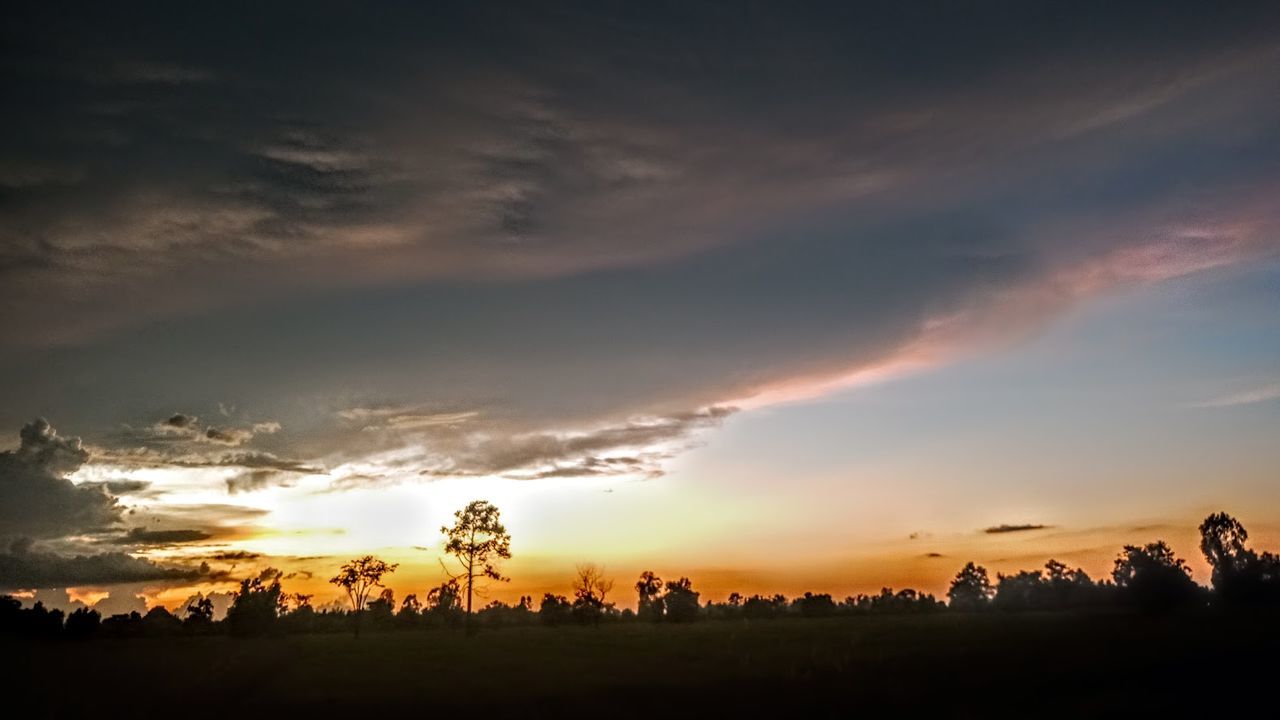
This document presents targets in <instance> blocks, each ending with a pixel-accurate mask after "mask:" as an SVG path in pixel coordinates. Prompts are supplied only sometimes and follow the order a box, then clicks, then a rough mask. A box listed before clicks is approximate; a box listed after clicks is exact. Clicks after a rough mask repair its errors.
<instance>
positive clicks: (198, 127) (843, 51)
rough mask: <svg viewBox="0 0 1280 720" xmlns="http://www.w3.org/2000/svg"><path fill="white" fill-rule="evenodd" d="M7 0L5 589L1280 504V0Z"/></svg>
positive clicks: (913, 576) (714, 553)
mask: <svg viewBox="0 0 1280 720" xmlns="http://www.w3.org/2000/svg"><path fill="white" fill-rule="evenodd" d="M3 12H4V22H2V23H0V34H2V35H3V40H2V42H0V47H2V50H0V78H3V79H2V80H0V82H3V87H4V93H5V96H6V98H7V102H6V106H7V108H8V109H7V110H6V112H5V113H4V114H3V116H2V117H0V327H3V328H4V332H3V333H0V450H3V453H2V454H0V591H9V592H18V593H20V594H21V595H22V596H23V597H26V598H29V599H40V600H43V601H45V602H47V603H49V604H54V605H59V606H63V607H69V606H72V605H75V604H77V603H84V604H91V605H93V604H96V606H97V607H99V608H100V609H102V610H104V611H107V612H113V611H120V610H128V609H137V608H140V607H142V606H144V605H155V604H164V605H167V606H170V607H175V608H176V607H180V606H181V605H182V604H183V603H184V601H185V599H186V598H188V597H190V596H191V595H193V594H194V593H196V592H201V593H211V592H212V593H225V592H227V591H228V590H230V589H232V588H233V587H234V586H235V583H236V581H237V580H238V579H240V578H243V577H249V576H254V575H257V574H259V573H262V572H264V571H268V570H269V569H273V568H274V569H276V570H277V571H278V572H279V573H281V575H282V582H283V584H284V586H285V589H286V590H288V591H291V592H306V593H314V594H315V595H316V598H317V602H318V603H325V602H328V601H330V600H332V599H334V598H337V597H338V591H337V589H336V588H334V587H332V586H330V585H328V584H327V582H326V581H327V579H328V578H329V577H330V576H332V574H334V572H335V571H336V568H337V566H338V565H339V564H340V563H341V562H343V561H344V560H346V559H348V558H351V557H354V556H357V555H363V554H366V553H374V554H377V555H379V556H380V557H384V558H386V559H388V560H391V561H394V562H399V563H400V568H399V570H397V572H396V573H395V574H394V575H393V576H392V577H391V578H390V579H389V585H390V586H391V587H392V588H393V589H394V590H395V591H396V592H397V594H398V596H400V597H403V596H404V595H405V594H407V593H410V592H414V593H418V594H419V595H422V594H424V593H425V591H426V590H427V589H428V588H430V587H432V586H435V585H438V584H439V583H440V582H441V581H442V580H443V575H442V572H441V569H440V565H439V558H440V556H441V553H442V549H441V548H442V537H441V534H440V532H439V528H440V526H441V525H443V524H445V523H446V522H448V521H449V520H450V517H451V514H452V512H453V511H454V510H457V509H459V508H460V507H462V506H463V505H464V504H465V503H466V502H468V501H470V500H473V499H487V500H490V501H492V502H494V503H495V504H497V505H498V507H499V508H500V509H501V511H502V516H503V519H504V520H505V521H506V524H507V527H508V529H509V530H510V531H511V533H512V536H513V540H512V552H513V554H514V557H513V559H512V560H510V561H509V562H507V563H505V564H504V571H505V573H506V574H508V575H509V576H510V577H511V582H510V583H508V584H503V585H495V586H494V587H491V588H489V589H488V591H487V592H488V593H489V594H488V595H487V597H490V598H493V599H502V600H511V599H513V598H516V597H518V596H520V595H524V594H530V595H535V596H540V595H541V594H542V593H544V592H559V593H563V592H567V590H568V587H569V584H570V581H571V579H572V575H573V571H574V567H575V565H577V564H581V563H586V562H592V563H596V564H598V565H603V566H604V567H605V568H606V571H607V573H608V574H610V575H611V576H613V577H615V578H616V580H617V587H618V588H619V589H618V590H617V591H616V593H617V595H616V597H617V599H618V601H619V603H620V604H623V605H626V604H629V603H631V598H630V595H631V593H630V592H629V590H627V588H629V587H630V584H631V582H632V578H634V577H635V575H637V574H638V573H639V572H640V571H641V570H644V569H652V570H655V571H657V572H658V574H659V575H661V576H663V577H675V576H681V575H687V576H689V577H691V578H692V579H693V580H694V585H695V588H698V589H700V590H702V591H703V593H704V597H709V598H718V597H723V596H725V595H727V594H728V593H729V592H731V591H738V592H742V593H745V594H751V593H755V592H761V593H773V592H784V593H787V594H789V595H790V594H796V593H799V592H802V591H804V590H814V591H820V592H831V593H833V594H835V595H836V596H837V597H843V596H844V595H848V594H852V593H856V592H874V591H877V590H878V589H879V588H880V587H882V586H893V587H904V586H912V587H916V588H919V589H922V590H926V591H929V592H935V593H940V592H943V591H944V590H945V588H946V584H947V581H948V579H949V578H950V577H951V576H952V575H954V573H955V572H956V570H957V569H958V568H959V567H960V566H961V565H963V564H964V562H966V561H968V560H975V561H978V562H980V563H982V564H984V565H986V566H987V567H988V568H990V569H991V570H992V571H993V572H996V571H1000V572H1009V571H1013V570H1017V569H1023V568H1029V567H1035V566H1038V565H1041V564H1043V563H1044V562H1045V561H1046V560H1048V559H1049V558H1050V557H1054V558H1057V559H1060V560H1063V561H1067V562H1069V563H1071V564H1074V565H1079V566H1081V567H1083V568H1085V569H1086V570H1087V571H1088V572H1089V573H1091V574H1092V575H1094V576H1095V577H1103V576H1106V574H1107V573H1108V571H1109V568H1110V565H1111V562H1112V560H1113V559H1114V557H1115V555H1116V553H1117V552H1118V550H1119V548H1120V546H1121V545H1123V544H1125V543H1136V542H1149V541H1152V540H1155V539H1158V538H1162V539H1166V540H1168V541H1169V542H1170V543H1171V544H1172V545H1173V546H1174V548H1175V550H1177V551H1178V552H1179V554H1181V555H1182V556H1184V557H1186V558H1187V559H1188V560H1189V561H1190V562H1191V565H1192V567H1193V568H1194V569H1195V570H1196V576H1197V578H1198V579H1199V580H1201V581H1207V574H1206V573H1205V572H1204V566H1203V562H1202V561H1201V559H1200V558H1199V554H1198V550H1197V545H1196V526H1197V525H1198V523H1199V520H1200V519H1201V518H1203V517H1204V515H1206V514H1208V513H1209V512H1212V511H1217V510H1226V511H1228V512H1231V513H1233V514H1235V515H1236V516H1237V517H1239V518H1240V519H1241V520H1242V521H1243V522H1244V524H1245V525H1246V527H1248V528H1249V530H1250V531H1251V539H1252V541H1253V542H1254V544H1255V545H1257V546H1260V547H1269V548H1272V549H1274V548H1275V547H1277V546H1280V482H1278V481H1280V477H1278V476H1277V473H1278V472H1280V442H1277V438H1278V437H1280V200H1278V199H1277V198H1280V193H1278V190H1280V40H1277V38H1280V11H1278V10H1277V8H1276V6H1275V5H1274V4H1273V3H1261V4H1256V5H1255V4H1251V3H1233V4H1231V5H1230V6H1229V7H1223V6H1218V5H1216V4H1210V3H1177V2H1162V3H1141V2H1137V3H1125V4H1123V5H1119V6H1118V5H1116V4H1115V3H1091V2H1082V3H1054V4H1050V3H1021V2H981V3H965V4H953V3H911V2H907V3H894V4H891V5H885V4H877V5H874V6H863V5H860V4H854V3H830V4H828V3H818V2H814V3H801V4H786V5H784V4H776V3H775V4H770V3H751V2H741V3H697V4H690V3H664V2H657V3H643V4H638V5H637V4H633V3H598V2H597V3H548V4H538V6H537V7H534V6H532V5H531V4H527V3H512V4H498V3H484V2H480V3H476V2H471V3H450V2H443V3H429V4H421V5H419V4H411V3H380V4H359V5H355V4H342V3H326V2H319V3H306V4H299V3H272V4H270V5H269V6H267V7H261V6H259V5H254V4H238V3H218V4H215V5H210V6H208V7H203V8H191V7H183V8H181V9H179V8H175V7H172V6H171V4H165V3H155V4H149V3H138V4H130V5H127V6H120V5H116V4H110V5H105V6H104V5H102V4H84V5H76V4H62V3H38V4H23V3H18V4H14V5H12V6H6V9H5V10H4V11H3ZM218 597H220V598H223V599H225V597H224V596H223V595H219V596H218Z"/></svg>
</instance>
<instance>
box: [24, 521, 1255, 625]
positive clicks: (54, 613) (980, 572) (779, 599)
mask: <svg viewBox="0 0 1280 720" xmlns="http://www.w3.org/2000/svg"><path fill="white" fill-rule="evenodd" d="M443 531H444V533H445V535H446V537H447V538H448V543H447V544H446V550H447V551H448V552H449V553H450V554H451V555H453V556H454V558H455V559H456V560H457V562H458V564H459V567H461V568H462V572H460V573H451V574H450V577H449V578H448V579H447V580H445V581H444V582H442V583H441V584H440V585H439V586H437V587H433V588H431V589H429V590H428V591H427V592H426V593H425V594H423V595H422V596H421V597H419V596H418V594H416V593H415V594H410V595H407V596H405V598H404V599H403V600H402V601H401V602H400V603H399V604H397V603H396V597H395V593H394V592H392V591H391V589H389V588H386V587H385V586H384V585H383V580H384V578H385V577H386V576H387V575H390V574H391V573H393V572H395V570H396V565H395V564H394V563H387V562H385V561H383V560H380V559H378V558H376V557H373V556H371V555H366V556H364V557H360V558H356V559H353V560H351V561H350V562H348V563H346V564H344V565H343V566H342V567H341V568H340V569H339V571H338V574H337V575H335V576H334V577H333V578H332V579H331V580H330V582H332V583H333V584H334V585H337V586H338V587H341V588H342V589H343V590H344V591H345V592H346V594H347V599H348V601H349V604H350V609H349V610H345V611H343V610H323V611H317V610H316V609H315V608H313V607H312V604H311V596H310V595H302V594H291V593H287V592H285V591H284V589H283V588H282V587H281V584H280V580H281V577H282V576H281V573H280V572H279V571H277V570H274V569H270V568H269V569H267V570H264V571H263V572H261V573H260V574H259V575H258V576H256V577H252V578H247V579H245V580H242V581H241V582H240V587H239V589H238V590H237V591H236V592H235V593H234V594H233V596H232V603H231V607H230V608H229V609H228V611H227V615H226V617H225V618H224V619H222V620H215V618H214V608H213V601H212V600H211V599H210V598H207V597H203V596H196V597H195V598H194V599H193V600H191V601H190V602H189V604H188V605H187V607H185V608H183V609H182V611H181V612H179V613H178V614H174V613H171V612H170V611H169V610H167V609H165V608H164V607H159V606H157V607H153V608H151V609H150V610H148V611H147V612H146V613H145V614H141V613H137V612H133V613H129V614H121V615H112V616H111V617H108V618H103V617H102V616H101V615H100V614H99V613H98V612H97V611H96V610H93V609H90V608H85V607H81V608H78V609H76V610H75V611H74V612H72V613H71V614H70V615H65V614H64V613H63V612H62V611H61V610H56V609H49V608H47V607H45V606H44V604H43V603H40V602H37V603H35V604H34V605H33V606H32V607H30V608H24V607H23V606H22V602H21V601H20V600H18V599H17V598H14V597H11V596H7V595H5V596H0V635H5V636H10V637H13V636H19V637H27V638H41V639H54V638H58V639H66V640H86V639H89V638H93V637H117V638H121V637H124V638H127V637H143V636H172V635H206V634H222V633H225V634H229V635H233V636H252V635H271V634H294V633H339V632H353V633H355V634H356V635H359V633H360V631H361V628H364V629H367V630H369V631H372V632H389V631H398V630H413V629H422V628H431V627H439V628H467V629H468V631H474V630H475V629H476V628H478V627H503V626H515V625H532V624H542V625H548V626H559V625H566V624H579V625H591V626H594V625H599V624H601V623H612V622H648V623H688V622H693V621H697V620H746V621H752V620H769V619H774V618H783V617H796V618H824V617H832V616H852V615H876V614H905V613H936V612H944V611H945V612H964V613H974V612H1025V611H1054V612H1062V611H1083V610H1097V609H1104V608H1107V609H1127V610H1137V611H1143V612H1168V611H1173V610H1179V609H1194V608H1202V609H1219V610H1230V609H1236V608H1256V607H1280V556H1277V555H1275V554H1272V553H1269V552H1263V553H1258V552H1255V551H1254V550H1252V549H1250V548H1249V547H1248V544H1247V541H1248V537H1249V535H1248V533H1247V532H1246V531H1245V529H1244V527H1243V526H1242V525H1241V524H1240V522H1239V521H1237V520H1236V519H1235V518H1233V517H1231V516H1230V515H1227V514H1226V513H1214V514H1213V515H1210V516H1209V517H1207V518H1205V521H1204V522H1203V523H1202V524H1201V525H1200V537H1201V540H1200V550H1201V552H1203V553H1204V556H1205V559H1206V560H1207V561H1208V563H1209V565H1210V567H1212V569H1213V576H1212V589H1210V588H1204V587H1201V586H1200V585H1197V584H1196V583H1195V582H1194V581H1193V580H1192V579H1191V571H1190V570H1189V569H1188V567H1187V564H1186V562H1185V561H1184V560H1183V559H1182V558H1179V557H1177V556H1176V555H1175V554H1174V552H1173V550H1172V549H1171V548H1170V547H1169V545H1168V544H1167V543H1165V542H1163V541H1156V542H1152V543H1148V544H1146V545H1126V546H1124V548H1123V549H1122V550H1121V551H1120V553H1119V555H1118V556H1117V557H1116V560H1115V564H1114V567H1113V569H1112V571H1111V576H1110V577H1109V578H1103V579H1101V580H1097V581H1095V580H1094V579H1093V578H1090V577H1089V575H1088V574H1087V573H1085V571H1083V570H1081V569H1079V568H1072V567H1068V566H1067V565H1065V564H1063V563H1061V562H1058V561H1057V560H1050V561H1048V562H1047V563H1045V565H1044V567H1043V568H1041V569H1037V570H1023V571H1020V572H1016V573H1013V574H1010V575H1004V574H998V575H996V578H995V580H994V582H993V581H992V579H991V577H990V575H989V573H988V572H987V570H986V568H984V567H982V566H980V565H977V564H975V563H972V562H970V563H967V564H966V565H965V566H964V567H963V568H961V569H960V571H959V572H958V573H957V574H956V576H955V578H954V579H953V580H952V581H951V585H950V588H949V589H948V590H947V602H945V603H944V602H942V601H941V600H939V599H937V598H935V597H933V596H932V595H929V594H926V593H920V592H917V591H916V590H912V589H909V588H908V589H904V590H898V591H894V590H893V589H891V588H884V589H882V590H881V591H880V592H879V593H878V594H874V595H861V594H860V595H854V596H850V597H845V598H844V599H842V600H836V599H835V598H833V597H832V596H831V595H829V594H826V593H811V592H806V593H804V594H803V595H801V596H799V597H795V598H791V599H788V598H786V597H785V596H783V595H772V596H766V595H752V596H750V597H744V596H742V595H740V594H738V593H732V594H730V595H729V597H728V598H727V599H726V600H725V601H724V602H713V601H708V602H706V603H702V602H701V595H700V593H698V591H696V590H694V588H693V582H692V581H691V580H690V579H689V578H687V577H681V578H677V579H675V580H667V581H664V580H662V578H660V577H658V576H657V575H656V574H654V573H653V572H650V571H645V572H643V573H641V574H640V577H639V578H638V579H637V580H636V583H635V585H634V589H635V592H636V600H637V604H636V611H635V612H632V611H631V610H630V609H624V610H619V609H618V608H617V605H616V603H615V602H614V601H613V600H612V592H613V586H614V583H613V580H612V579H610V578H608V577H607V576H606V573H605V569H604V568H603V567H601V566H598V565H595V564H590V563H589V564H584V565H580V566H578V568H577V571H576V573H575V575H574V577H573V579H572V582H571V587H570V595H569V596H565V595H556V594H553V593H547V594H545V595H543V597H542V600H541V602H540V603H538V607H537V609H535V608H534V600H533V598H532V597H531V596H527V595H526V596H523V597H521V598H520V600H519V602H518V603H516V604H514V605H509V604H506V603H503V602H500V601H496V600H495V601H492V602H490V603H488V604H487V605H485V606H483V607H481V608H478V609H476V608H475V607H474V604H473V598H474V596H475V595H476V594H477V593H478V588H477V580H479V579H482V578H488V579H491V580H505V579H506V578H504V577H503V576H502V575H501V574H500V573H499V572H498V571H497V568H496V566H495V562H496V561H497V560H499V559H505V558H509V557H511V552H510V536H509V535H507V532H506V529H505V528H504V527H503V526H502V523H501V522H500V520H499V516H498V511H497V508H495V507H493V506H492V505H490V504H489V503H485V502H482V501H477V502H474V503H471V504H470V505H468V506H467V507H466V508H464V509H463V510H461V511H459V512H458V513H456V523H455V525H454V526H453V527H449V528H444V529H443Z"/></svg>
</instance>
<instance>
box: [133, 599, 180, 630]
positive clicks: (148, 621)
mask: <svg viewBox="0 0 1280 720" xmlns="http://www.w3.org/2000/svg"><path fill="white" fill-rule="evenodd" d="M181 630H182V621H181V620H179V619H178V618H176V617H174V616H173V613H171V612H169V610H168V608H165V607H164V606H162V605H157V606H155V607H153V608H151V609H150V610H148V611H147V614H146V615H143V616H142V632H143V633H145V634H147V635H153V636H166V635H176V634H178V633H179V632H180V631H181Z"/></svg>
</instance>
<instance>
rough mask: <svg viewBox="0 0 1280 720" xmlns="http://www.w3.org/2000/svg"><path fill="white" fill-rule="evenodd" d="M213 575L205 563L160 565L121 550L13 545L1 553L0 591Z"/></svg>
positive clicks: (184, 578) (157, 580) (176, 580)
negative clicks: (55, 550) (60, 550)
mask: <svg viewBox="0 0 1280 720" xmlns="http://www.w3.org/2000/svg"><path fill="white" fill-rule="evenodd" d="M209 577H213V575H212V573H211V571H210V569H209V568H208V567H207V566H200V567H196V568H185V567H174V566H165V565H160V564H157V563H155V562H152V561H150V560H146V559H143V558H136V557H133V556H131V555H126V554H124V553H115V552H113V553H101V554H97V555H75V556H69V557H66V556H61V555H54V554H51V553H44V552H37V551H32V550H30V549H29V548H27V547H25V546H23V547H15V548H14V549H13V550H11V551H10V552H7V553H0V590H10V591H12V590H17V589H32V588H65V587H82V586H85V585H98V586H101V585H116V584H120V583H139V582H166V581H169V582H178V581H190V580H196V579H199V578H209Z"/></svg>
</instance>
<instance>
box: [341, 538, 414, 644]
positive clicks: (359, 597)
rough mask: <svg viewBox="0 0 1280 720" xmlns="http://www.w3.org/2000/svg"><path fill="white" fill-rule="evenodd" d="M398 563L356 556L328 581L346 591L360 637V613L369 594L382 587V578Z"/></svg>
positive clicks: (372, 557) (368, 556)
mask: <svg viewBox="0 0 1280 720" xmlns="http://www.w3.org/2000/svg"><path fill="white" fill-rule="evenodd" d="M397 567H399V564H398V563H388V562H385V561H382V560H379V559H378V558H376V557H374V556H372V555H365V556H364V557H361V558H356V559H355V560H352V561H350V562H348V563H347V564H345V565H343V566H342V568H341V569H340V570H339V571H338V574H337V575H335V576H333V577H332V578H330V580H329V582H331V583H333V584H334V585H337V586H338V587H340V588H342V589H343V590H346V591H347V599H348V600H349V601H351V609H352V611H354V612H355V616H356V617H355V633H356V637H360V615H361V614H362V613H363V612H364V608H365V605H366V604H367V603H368V601H369V595H370V594H371V593H373V591H374V590H375V589H376V588H380V587H382V578H383V577H384V576H386V575H390V574H391V573H393V572H395V571H396V568H397Z"/></svg>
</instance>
